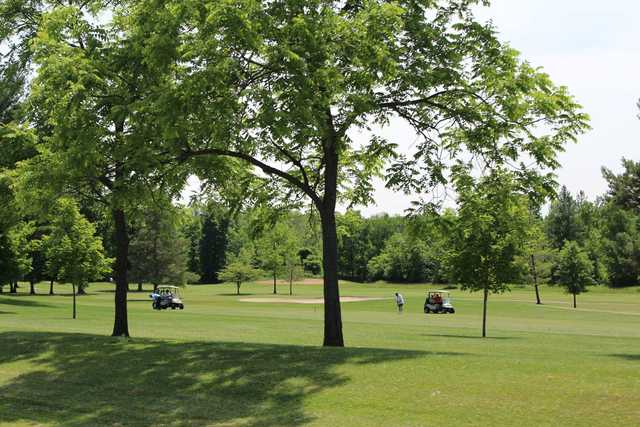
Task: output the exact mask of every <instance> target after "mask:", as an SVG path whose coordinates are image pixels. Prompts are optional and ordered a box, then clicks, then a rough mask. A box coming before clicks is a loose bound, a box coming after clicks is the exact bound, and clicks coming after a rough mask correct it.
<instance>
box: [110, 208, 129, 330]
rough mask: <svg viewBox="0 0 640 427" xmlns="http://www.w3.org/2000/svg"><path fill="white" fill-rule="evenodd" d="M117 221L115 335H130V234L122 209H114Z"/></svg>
mask: <svg viewBox="0 0 640 427" xmlns="http://www.w3.org/2000/svg"><path fill="white" fill-rule="evenodd" d="M113 219H114V223H115V243H116V261H115V265H114V273H115V279H116V293H115V309H116V313H115V319H114V323H113V333H112V334H111V335H112V336H114V337H121V336H125V337H128V336H129V322H128V319H127V288H128V281H127V259H128V256H129V235H128V232H127V220H126V216H125V213H124V210H122V209H114V210H113Z"/></svg>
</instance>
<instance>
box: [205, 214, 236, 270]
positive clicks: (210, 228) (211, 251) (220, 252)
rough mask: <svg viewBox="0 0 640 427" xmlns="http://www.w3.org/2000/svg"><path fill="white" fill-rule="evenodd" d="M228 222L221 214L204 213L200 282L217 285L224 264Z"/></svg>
mask: <svg viewBox="0 0 640 427" xmlns="http://www.w3.org/2000/svg"><path fill="white" fill-rule="evenodd" d="M228 230H229V220H228V219H227V218H226V217H224V216H223V214H222V213H219V212H212V213H206V214H205V217H204V221H203V223H202V232H201V233H202V234H201V239H200V262H199V263H200V280H201V281H202V283H218V282H220V278H219V277H218V273H219V272H220V270H221V269H222V268H223V267H224V265H225V263H226V259H225V256H226V252H227V246H228Z"/></svg>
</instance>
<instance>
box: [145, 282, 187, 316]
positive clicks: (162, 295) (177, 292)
mask: <svg viewBox="0 0 640 427" xmlns="http://www.w3.org/2000/svg"><path fill="white" fill-rule="evenodd" d="M149 296H150V297H151V299H152V300H153V303H152V305H151V306H152V307H153V308H154V309H155V310H164V309H166V308H170V309H171V310H175V309H176V308H179V309H180V310H183V309H184V304H183V303H182V290H181V289H180V288H179V287H177V286H167V285H160V286H158V287H157V288H156V290H155V291H153V293H152V294H151V295H149Z"/></svg>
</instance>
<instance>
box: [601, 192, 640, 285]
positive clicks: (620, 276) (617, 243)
mask: <svg viewBox="0 0 640 427" xmlns="http://www.w3.org/2000/svg"><path fill="white" fill-rule="evenodd" d="M602 211H603V213H602V216H603V226H602V240H601V244H602V246H603V252H604V263H605V264H606V270H607V272H608V282H609V284H610V286H613V287H619V286H633V285H635V284H637V283H638V276H640V227H639V225H640V224H638V222H639V221H640V217H639V216H638V215H637V214H636V213H635V212H633V211H631V210H628V209H624V208H622V207H620V206H618V205H616V204H614V203H608V204H606V205H605V206H604V207H603V209H602Z"/></svg>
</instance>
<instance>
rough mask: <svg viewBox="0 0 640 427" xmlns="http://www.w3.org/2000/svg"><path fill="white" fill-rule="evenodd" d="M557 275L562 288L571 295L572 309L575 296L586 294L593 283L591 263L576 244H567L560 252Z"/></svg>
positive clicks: (574, 303)
mask: <svg viewBox="0 0 640 427" xmlns="http://www.w3.org/2000/svg"><path fill="white" fill-rule="evenodd" d="M557 274H558V280H559V282H560V283H561V284H562V286H564V288H565V289H566V291H567V292H568V293H570V294H572V295H573V307H574V308H575V307H576V295H579V294H581V293H582V292H586V290H587V286H588V285H591V284H594V283H595V278H594V276H593V262H592V261H591V260H590V259H589V256H588V255H587V253H586V252H585V251H584V250H583V249H582V248H580V246H579V245H578V244H577V243H576V242H571V241H569V242H567V243H566V244H565V246H564V248H562V250H561V251H560V256H559V258H558V265H557Z"/></svg>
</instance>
